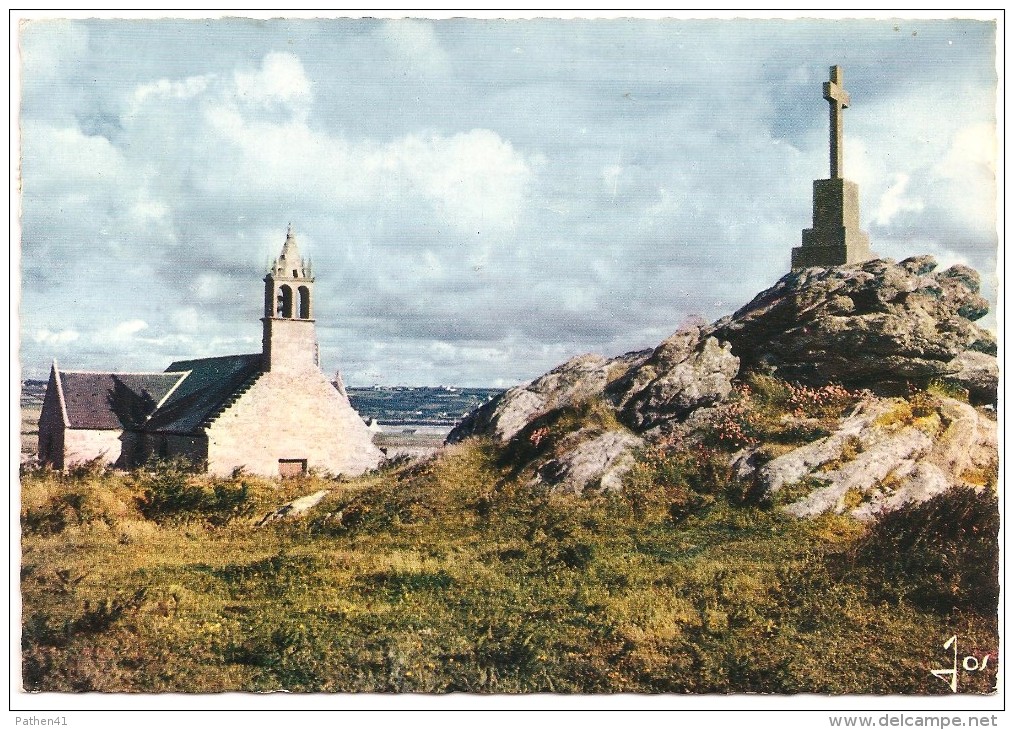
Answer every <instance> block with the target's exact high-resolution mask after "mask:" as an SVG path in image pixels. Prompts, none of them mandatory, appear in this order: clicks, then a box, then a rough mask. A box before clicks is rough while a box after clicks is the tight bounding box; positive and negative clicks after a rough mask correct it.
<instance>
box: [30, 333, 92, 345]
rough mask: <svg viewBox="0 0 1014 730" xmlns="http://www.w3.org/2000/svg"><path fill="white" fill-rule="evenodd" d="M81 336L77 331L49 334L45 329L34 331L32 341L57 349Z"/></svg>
mask: <svg viewBox="0 0 1014 730" xmlns="http://www.w3.org/2000/svg"><path fill="white" fill-rule="evenodd" d="M80 336H81V334H80V333H79V332H78V331H77V330H60V331H59V332H50V331H49V330H47V329H40V330H36V332H35V334H34V335H33V336H32V339H34V340H35V342H36V343H38V344H40V345H46V346H49V347H59V346H60V345H65V344H67V343H68V342H74V341H75V340H77V339H78V338H79V337H80Z"/></svg>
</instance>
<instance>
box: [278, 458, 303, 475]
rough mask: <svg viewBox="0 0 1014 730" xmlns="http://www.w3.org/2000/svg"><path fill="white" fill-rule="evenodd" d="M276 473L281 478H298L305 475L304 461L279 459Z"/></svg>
mask: <svg viewBox="0 0 1014 730" xmlns="http://www.w3.org/2000/svg"><path fill="white" fill-rule="evenodd" d="M278 473H279V475H281V476H282V477H298V476H302V475H303V474H306V459H279V460H278Z"/></svg>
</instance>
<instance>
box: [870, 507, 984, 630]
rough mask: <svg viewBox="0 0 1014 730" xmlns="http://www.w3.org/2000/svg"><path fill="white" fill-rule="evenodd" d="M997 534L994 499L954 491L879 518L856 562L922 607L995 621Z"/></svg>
mask: <svg viewBox="0 0 1014 730" xmlns="http://www.w3.org/2000/svg"><path fill="white" fill-rule="evenodd" d="M999 530H1000V513H999V509H998V506H997V496H996V493H995V492H994V491H993V490H991V489H972V488H969V487H956V488H953V489H949V490H947V491H946V492H943V493H942V494H938V495H937V496H935V497H933V498H932V499H930V500H928V501H926V502H923V503H922V504H910V505H906V506H905V507H902V508H901V509H899V510H896V511H894V512H889V513H887V514H885V515H883V516H881V517H880V518H879V519H878V520H877V522H876V523H875V524H874V525H873V527H872V528H871V530H870V532H869V535H868V536H867V537H866V538H865V539H864V540H863V541H862V543H861V544H860V546H859V547H858V549H857V551H856V556H855V559H856V560H857V562H858V563H860V564H862V565H865V566H869V567H870V568H872V569H873V571H874V573H875V574H876V575H878V576H880V577H881V578H882V581H883V586H884V589H885V590H888V591H897V592H898V593H900V594H907V595H909V596H910V597H911V598H912V599H913V600H914V601H915V602H916V603H917V604H918V605H921V606H924V607H926V608H929V609H932V610H937V611H941V612H948V611H953V610H956V609H970V610H973V611H977V612H979V613H982V614H985V615H995V614H996V607H997V602H998V600H999V584H998V581H997V576H998V573H999V544H998V541H997V536H998V534H999Z"/></svg>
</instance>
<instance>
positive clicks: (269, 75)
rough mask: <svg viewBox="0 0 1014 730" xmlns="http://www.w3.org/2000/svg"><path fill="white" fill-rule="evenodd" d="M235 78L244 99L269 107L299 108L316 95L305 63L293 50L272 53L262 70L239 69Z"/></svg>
mask: <svg viewBox="0 0 1014 730" xmlns="http://www.w3.org/2000/svg"><path fill="white" fill-rule="evenodd" d="M234 78H235V84H236V93H237V94H238V95H239V97H240V99H242V100H244V101H249V102H253V103H258V104H263V105H265V106H272V105H275V104H279V103H281V104H286V105H289V106H292V107H296V106H298V105H301V104H303V103H304V102H308V101H310V99H311V96H312V95H311V93H310V80H309V79H308V78H307V77H306V71H304V69H303V64H302V62H301V61H300V60H299V58H297V57H296V56H294V55H293V54H291V53H269V54H267V55H266V56H265V57H264V60H263V61H262V62H261V67H260V68H259V69H258V70H256V71H253V72H244V71H236V72H235V74H234Z"/></svg>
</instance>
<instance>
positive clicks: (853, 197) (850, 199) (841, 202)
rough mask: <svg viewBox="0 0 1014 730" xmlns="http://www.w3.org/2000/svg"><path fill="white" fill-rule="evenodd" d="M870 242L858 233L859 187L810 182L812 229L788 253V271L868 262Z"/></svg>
mask: <svg viewBox="0 0 1014 730" xmlns="http://www.w3.org/2000/svg"><path fill="white" fill-rule="evenodd" d="M873 257H874V256H873V251H871V250H870V239H869V236H867V235H866V233H864V232H863V231H861V230H860V229H859V187H858V186H857V185H856V184H855V183H854V182H851V181H849V180H842V179H841V178H832V179H830V180H814V181H813V228H807V229H806V230H804V231H803V245H802V246H798V247H796V248H794V249H792V268H793V269H794V270H795V269H805V268H807V267H809V266H825V267H826V266H841V265H842V264H857V263H860V262H862V261H868V260H869V259H872V258H873Z"/></svg>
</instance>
